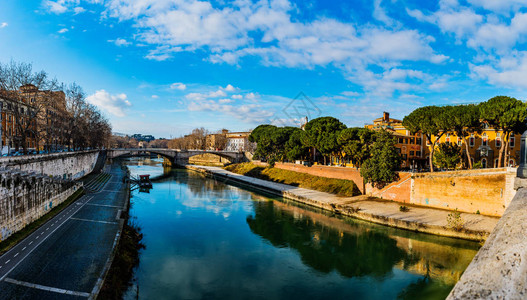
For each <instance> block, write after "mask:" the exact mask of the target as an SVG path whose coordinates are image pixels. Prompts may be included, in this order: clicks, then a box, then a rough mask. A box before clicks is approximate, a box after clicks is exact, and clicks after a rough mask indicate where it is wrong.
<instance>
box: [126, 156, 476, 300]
mask: <svg viewBox="0 0 527 300" xmlns="http://www.w3.org/2000/svg"><path fill="white" fill-rule="evenodd" d="M143 167H148V168H150V167H152V165H149V166H141V167H140V168H139V169H136V170H135V171H137V172H143V171H144V170H147V169H141V168H143ZM166 175H167V174H165V176H164V177H160V178H159V180H157V181H155V182H154V189H153V190H152V191H151V193H150V194H138V193H134V197H133V201H134V203H133V206H132V215H134V216H135V217H137V220H138V222H139V223H140V224H141V225H142V227H143V232H144V234H145V239H144V242H145V243H146V246H147V250H146V251H144V252H143V253H142V254H141V263H140V267H139V269H138V270H137V273H136V276H137V283H136V286H135V287H133V288H131V290H130V292H129V293H128V298H130V299H131V298H135V297H136V296H137V295H138V296H139V298H142V299H180V298H185V299H202V298H218V299H231V298H232V299H254V298H257V299H258V298H261V299H286V298H287V299H290V298H294V297H302V298H307V299H327V298H335V299H349V298H354V299H396V298H400V299H442V298H445V297H446V295H447V294H448V292H449V291H450V289H451V288H452V286H453V285H454V284H455V282H456V281H457V280H458V279H459V277H460V276H461V274H462V272H463V270H464V269H465V268H466V267H467V265H468V264H469V263H470V261H471V259H472V258H473V256H474V255H475V253H476V251H477V248H478V245H477V244H475V243H471V242H467V241H462V240H455V239H448V238H441V237H435V236H432V235H425V234H416V233H413V232H409V231H403V230H397V229H392V228H387V227H384V226H378V225H374V224H370V223H367V222H362V221H358V220H354V219H351V218H341V217H335V216H332V215H330V214H328V213H326V212H323V211H319V210H317V209H313V208H310V207H307V206H302V205H298V204H295V203H294V202H289V201H286V200H284V199H277V198H275V197H272V196H270V195H263V194H260V193H255V192H254V191H250V190H247V189H242V188H240V187H237V186H234V185H231V184H225V183H224V182H222V180H215V179H210V178H206V177H205V176H203V175H202V174H199V173H195V172H188V171H183V170H176V171H173V172H171V173H170V174H169V175H168V176H166ZM136 290H139V291H140V292H139V294H137V292H135V293H134V291H136Z"/></svg>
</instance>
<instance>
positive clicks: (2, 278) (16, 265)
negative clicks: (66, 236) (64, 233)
mask: <svg viewBox="0 0 527 300" xmlns="http://www.w3.org/2000/svg"><path fill="white" fill-rule="evenodd" d="M82 197H84V196H82ZM82 197H81V199H82ZM91 198H93V196H92V197H91ZM91 198H90V199H91ZM79 200H80V199H79ZM77 201H78V200H77ZM82 207H83V206H81V207H79V209H78V210H80V209H81V208H82ZM66 222H67V219H66V220H64V222H62V224H60V226H62V225H63V224H64V223H66ZM60 226H57V228H55V229H53V230H52V231H51V232H50V233H49V235H48V236H46V237H44V238H43V239H42V241H40V243H39V244H38V245H37V246H36V247H34V248H33V249H31V250H29V251H28V253H27V254H26V255H25V256H24V257H22V258H21V259H20V260H19V261H18V262H17V263H16V264H15V265H14V266H13V267H12V268H11V269H10V270H9V271H7V273H5V274H4V276H2V277H1V278H0V281H2V280H4V278H6V277H7V275H9V273H11V272H12V271H13V270H14V269H15V268H16V267H18V265H19V264H20V263H21V262H23V261H24V259H26V257H28V256H29V255H30V254H31V252H33V251H34V250H35V249H37V247H38V246H39V245H40V244H42V243H43V242H44V241H45V240H46V239H47V238H49V237H50V236H51V235H52V234H53V233H54V232H55V231H57V229H59V228H60ZM38 238H39V236H37V239H38ZM31 243H33V242H31ZM31 243H29V244H30V245H31ZM11 250H13V249H11ZM11 250H9V251H8V252H7V253H10V252H11ZM7 253H5V254H4V255H6V254H7Z"/></svg>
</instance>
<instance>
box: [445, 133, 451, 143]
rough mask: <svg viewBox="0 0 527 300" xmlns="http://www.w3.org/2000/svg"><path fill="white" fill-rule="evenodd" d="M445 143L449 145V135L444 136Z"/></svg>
mask: <svg viewBox="0 0 527 300" xmlns="http://www.w3.org/2000/svg"><path fill="white" fill-rule="evenodd" d="M445 142H446V143H450V133H447V134H446V138H445Z"/></svg>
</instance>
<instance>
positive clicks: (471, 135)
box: [468, 133, 476, 147]
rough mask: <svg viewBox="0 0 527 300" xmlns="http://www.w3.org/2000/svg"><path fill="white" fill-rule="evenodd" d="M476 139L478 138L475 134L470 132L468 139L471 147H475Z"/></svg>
mask: <svg viewBox="0 0 527 300" xmlns="http://www.w3.org/2000/svg"><path fill="white" fill-rule="evenodd" d="M475 141H476V138H474V134H473V133H471V134H470V138H469V139H468V145H469V146H470V147H474V144H475Z"/></svg>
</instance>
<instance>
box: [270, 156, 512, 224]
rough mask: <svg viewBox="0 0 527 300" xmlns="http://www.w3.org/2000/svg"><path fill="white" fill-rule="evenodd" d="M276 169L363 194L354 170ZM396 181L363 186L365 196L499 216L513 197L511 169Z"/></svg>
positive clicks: (284, 165) (281, 165)
mask: <svg viewBox="0 0 527 300" xmlns="http://www.w3.org/2000/svg"><path fill="white" fill-rule="evenodd" d="M275 167H276V168H279V169H284V170H290V171H296V172H302V173H307V174H311V175H315V176H322V177H328V178H337V179H347V180H352V181H353V182H355V184H356V185H357V187H358V188H359V189H360V190H361V192H363V193H364V191H363V179H362V177H361V176H360V172H359V170H357V169H354V168H345V167H330V166H311V167H306V166H303V165H298V164H291V163H277V164H276V165H275ZM399 177H400V178H399V180H398V181H396V182H393V183H391V184H389V185H388V186H386V187H384V188H383V189H376V188H373V187H372V186H371V185H369V184H367V185H366V193H365V194H367V195H371V196H374V197H379V198H383V199H387V200H393V201H397V202H401V203H411V204H416V205H422V206H430V207H435V208H442V209H447V210H455V209H458V210H459V211H463V212H469V213H476V212H477V211H479V213H480V214H483V215H490V216H501V215H502V214H503V212H504V211H505V209H506V208H507V206H508V205H509V203H510V202H511V200H512V198H513V197H514V195H515V194H516V192H515V191H514V189H513V183H514V178H515V177H516V169H515V168H501V169H478V170H463V171H451V172H434V173H406V172H401V173H399Z"/></svg>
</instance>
